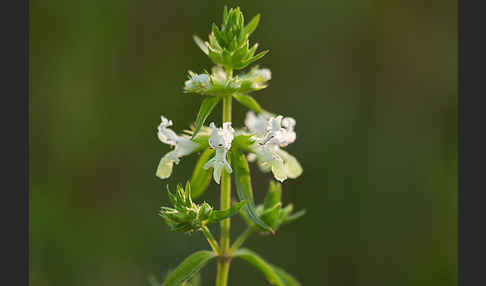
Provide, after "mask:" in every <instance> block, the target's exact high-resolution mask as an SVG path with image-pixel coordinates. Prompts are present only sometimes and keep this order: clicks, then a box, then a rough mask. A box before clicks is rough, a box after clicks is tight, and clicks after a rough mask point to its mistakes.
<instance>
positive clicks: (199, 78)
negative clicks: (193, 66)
mask: <svg viewBox="0 0 486 286" xmlns="http://www.w3.org/2000/svg"><path fill="white" fill-rule="evenodd" d="M209 85H210V78H209V75H207V74H204V73H203V74H191V79H189V80H186V81H185V82H184V88H185V89H186V90H192V89H196V88H207V87H209Z"/></svg>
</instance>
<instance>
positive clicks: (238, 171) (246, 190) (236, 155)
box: [231, 147, 274, 233]
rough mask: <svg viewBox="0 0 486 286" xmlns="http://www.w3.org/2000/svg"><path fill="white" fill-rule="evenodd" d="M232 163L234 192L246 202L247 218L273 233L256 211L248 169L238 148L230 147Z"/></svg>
mask: <svg viewBox="0 0 486 286" xmlns="http://www.w3.org/2000/svg"><path fill="white" fill-rule="evenodd" d="M231 155H232V156H231V158H232V165H233V169H234V173H235V184H236V193H237V195H238V198H239V199H240V200H241V201H243V200H246V201H247V203H246V205H245V207H244V209H245V212H246V213H247V215H248V217H249V219H250V220H251V221H252V222H253V223H255V224H256V225H258V226H260V227H261V228H263V229H264V230H267V231H270V232H271V233H274V231H273V229H272V228H271V227H270V226H268V225H267V224H266V223H265V222H264V221H263V220H261V219H260V218H259V217H258V215H257V213H256V209H255V208H256V207H255V202H254V201H253V189H252V187H251V179H250V169H249V167H248V162H247V161H246V158H245V155H244V154H243V153H242V152H241V151H240V150H239V149H238V148H235V147H233V148H231Z"/></svg>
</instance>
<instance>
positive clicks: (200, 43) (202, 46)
mask: <svg viewBox="0 0 486 286" xmlns="http://www.w3.org/2000/svg"><path fill="white" fill-rule="evenodd" d="M192 39H193V40H194V42H195V43H196V45H197V46H198V47H199V48H200V49H201V50H202V51H203V53H205V54H206V55H207V54H209V50H208V47H207V46H206V44H204V42H203V40H201V38H199V37H198V36H196V35H193V36H192Z"/></svg>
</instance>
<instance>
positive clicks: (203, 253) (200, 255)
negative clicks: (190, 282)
mask: <svg viewBox="0 0 486 286" xmlns="http://www.w3.org/2000/svg"><path fill="white" fill-rule="evenodd" d="M214 257H216V253H214V252H212V251H207V250H200V251H196V252H194V253H193V254H191V255H190V256H189V257H187V258H186V259H185V260H184V261H182V263H181V264H179V266H177V268H176V269H174V270H173V271H172V272H170V273H169V275H168V276H167V278H166V280H165V282H164V284H162V286H180V285H181V284H182V282H184V281H185V280H187V279H189V278H191V277H192V276H193V275H194V274H196V273H197V272H199V270H201V268H203V267H204V265H206V263H208V261H209V260H210V259H211V258H214Z"/></svg>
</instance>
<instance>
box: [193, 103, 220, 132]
mask: <svg viewBox="0 0 486 286" xmlns="http://www.w3.org/2000/svg"><path fill="white" fill-rule="evenodd" d="M221 98H222V97H221V96H216V97H206V98H205V99H204V100H203V102H202V103H201V107H200V108H199V112H198V114H197V117H196V123H195V126H196V128H195V129H194V133H193V134H192V138H194V137H195V136H196V135H197V133H198V132H199V130H200V129H201V127H202V126H203V124H204V122H205V121H206V119H207V118H208V116H209V115H210V114H211V112H212V111H213V109H214V107H215V106H216V105H218V103H219V102H220V101H221Z"/></svg>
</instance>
